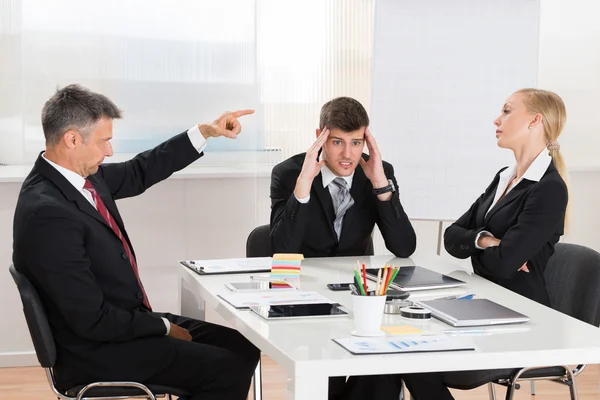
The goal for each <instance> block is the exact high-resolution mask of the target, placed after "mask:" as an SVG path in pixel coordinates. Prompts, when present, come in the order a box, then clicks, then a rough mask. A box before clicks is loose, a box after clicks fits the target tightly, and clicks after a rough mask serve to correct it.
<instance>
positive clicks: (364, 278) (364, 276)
mask: <svg viewBox="0 0 600 400" xmlns="http://www.w3.org/2000/svg"><path fill="white" fill-rule="evenodd" d="M362 274H363V281H364V284H365V293H368V292H367V290H368V288H367V268H366V267H365V263H363V265H362Z"/></svg>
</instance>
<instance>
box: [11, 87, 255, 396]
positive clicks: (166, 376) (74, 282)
mask: <svg viewBox="0 0 600 400" xmlns="http://www.w3.org/2000/svg"><path fill="white" fill-rule="evenodd" d="M252 112H253V111H252V110H244V111H237V112H233V113H226V114H223V115H222V116H220V117H219V118H218V119H217V120H216V121H214V122H213V123H210V124H201V125H197V126H194V127H193V128H191V129H190V130H188V131H187V132H183V133H181V134H179V135H177V136H175V137H173V138H172V139H170V140H168V141H166V142H164V143H162V144H160V145H158V146H157V147H156V148H154V149H152V150H149V151H146V152H144V153H141V154H139V155H137V156H136V157H135V158H133V159H132V160H130V161H127V162H123V163H115V164H104V165H103V164H102V162H103V161H104V158H105V157H107V156H111V155H112V147H111V144H110V140H111V138H112V135H113V134H112V121H113V119H116V118H120V116H121V112H120V110H119V109H118V108H117V107H116V106H115V104H114V103H113V102H112V101H110V100H109V99H108V98H107V97H105V96H103V95H101V94H98V93H94V92H91V91H89V90H87V89H85V88H83V87H81V86H78V85H70V86H67V87H65V88H63V89H60V90H58V91H57V92H56V94H54V96H52V97H51V98H50V99H49V100H48V101H47V102H46V104H45V105H44V108H43V111H42V126H43V130H44V135H45V137H46V150H45V152H42V153H41V154H40V156H39V157H38V159H37V161H36V162H35V165H34V167H33V170H32V171H31V173H30V174H29V176H28V177H27V178H26V180H25V182H24V183H23V187H22V188H21V192H20V195H19V199H18V203H17V208H16V211H15V217H14V244H13V262H14V265H15V268H16V269H18V270H19V271H20V272H21V273H23V274H25V275H26V276H27V277H28V278H29V279H30V280H31V281H32V282H33V284H34V285H35V286H36V288H37V289H38V291H39V292H40V296H41V299H42V301H43V303H44V306H45V308H46V312H47V315H48V320H49V322H50V325H51V328H52V333H53V335H54V338H55V340H56V346H57V363H56V368H55V371H54V372H55V374H56V378H57V384H58V386H59V387H61V388H67V387H73V386H76V385H80V384H86V383H89V382H92V381H102V380H118V381H138V382H142V383H154V384H163V385H168V386H173V387H178V388H181V389H186V390H187V391H189V392H191V393H193V399H215V400H216V399H220V400H223V399H232V400H233V399H237V400H241V399H245V398H246V395H247V393H248V389H249V386H250V381H251V378H252V374H253V371H254V368H255V366H256V364H257V362H258V358H259V356H260V353H259V351H258V349H256V348H255V347H254V346H253V345H252V344H251V343H250V342H248V341H247V340H246V339H245V338H244V337H243V336H242V335H240V334H239V333H238V332H237V331H234V330H232V329H229V328H225V327H222V326H218V325H213V324H210V323H207V322H202V321H196V320H192V319H189V318H184V317H181V316H177V315H172V314H163V313H158V312H153V311H152V308H151V306H150V300H149V299H148V297H147V296H146V292H145V290H144V286H143V284H142V282H141V280H140V277H139V273H138V265H137V260H136V256H135V252H134V251H133V246H132V244H131V242H130V240H129V237H128V235H127V231H126V230H125V226H124V224H123V220H122V218H121V216H120V214H119V210H118V209H117V205H116V203H115V200H118V199H122V198H126V197H132V196H136V195H138V194H141V193H143V192H144V191H145V190H146V189H148V188H149V187H150V186H152V185H154V184H155V183H158V182H160V181H162V180H163V179H166V178H167V177H169V176H170V175H171V174H172V173H173V172H175V171H178V170H180V169H182V168H184V167H186V166H187V165H188V164H190V163H191V162H193V161H195V160H197V159H198V158H200V157H201V156H202V154H203V153H202V151H203V149H204V147H205V145H206V140H207V139H208V138H209V137H218V136H226V137H230V138H235V137H236V136H237V135H238V134H239V132H240V131H241V126H240V124H239V122H238V119H237V118H239V117H241V116H242V115H246V114H250V113H252ZM157 211H158V210H157ZM151 221H152V217H151V216H149V222H150V223H151Z"/></svg>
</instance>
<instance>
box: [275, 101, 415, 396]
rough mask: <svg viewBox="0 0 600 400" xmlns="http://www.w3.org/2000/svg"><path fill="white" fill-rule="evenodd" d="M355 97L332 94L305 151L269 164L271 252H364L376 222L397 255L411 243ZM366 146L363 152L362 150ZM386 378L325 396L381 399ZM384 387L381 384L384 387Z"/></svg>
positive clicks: (393, 186) (355, 381)
mask: <svg viewBox="0 0 600 400" xmlns="http://www.w3.org/2000/svg"><path fill="white" fill-rule="evenodd" d="M368 126H369V116H368V115H367V112H366V110H365V109H364V107H363V106H362V104H360V103H359V102H358V101H356V100H354V99H352V98H349V97H338V98H335V99H333V100H331V101H329V102H327V103H326V104H325V105H324V106H323V107H322V109H321V117H320V122H319V129H317V140H316V142H315V143H314V144H313V145H312V147H311V148H310V149H308V151H307V152H306V153H303V154H298V155H295V156H293V157H291V158H289V159H287V160H285V161H283V162H282V163H280V164H278V165H277V166H275V168H273V172H272V174H271V243H272V249H273V252H275V253H302V254H304V256H305V257H333V256H363V255H366V254H367V247H368V245H369V243H370V241H371V233H372V232H373V227H374V226H375V224H377V226H378V227H379V229H380V231H381V233H382V235H383V239H384V240H385V245H386V247H387V248H388V250H389V251H391V252H392V253H393V254H394V255H395V256H397V257H409V256H410V255H411V254H412V253H413V252H414V251H415V247H416V236H415V231H414V230H413V227H412V225H411V223H410V221H409V219H408V216H407V215H406V213H405V212H404V209H403V208H402V205H401V204H400V197H399V195H398V190H397V187H398V183H397V181H396V177H395V176H394V169H393V167H392V165H391V164H389V163H387V162H385V161H382V159H381V153H380V152H379V148H378V147H377V143H376V141H375V138H374V137H373V135H371V133H370V132H369V128H368ZM365 144H366V145H367V147H368V148H369V154H370V155H366V154H363V149H364V147H365ZM381 379H383V380H390V385H391V386H392V387H393V389H392V390H393V391H395V390H397V388H396V382H395V381H393V380H391V378H389V377H378V378H376V377H351V378H350V379H349V380H348V382H347V383H345V379H344V378H339V379H338V378H334V379H332V380H330V387H329V393H330V394H329V397H330V399H341V398H351V399H366V398H380V397H381V396H385V395H386V394H385V393H380V392H377V390H378V388H379V387H384V385H374V383H376V382H379V381H380V380H381ZM386 388H387V387H384V389H386Z"/></svg>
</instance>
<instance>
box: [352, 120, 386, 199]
mask: <svg viewBox="0 0 600 400" xmlns="http://www.w3.org/2000/svg"><path fill="white" fill-rule="evenodd" d="M365 140H366V142H367V147H368V149H369V161H365V160H364V159H363V158H362V157H361V158H360V165H361V167H362V169H363V171H364V172H365V175H366V176H367V178H369V180H370V181H371V184H372V185H373V188H374V189H380V188H382V187H386V186H388V185H389V182H388V178H387V177H386V176H385V171H384V170H383V160H382V159H381V152H380V151H379V147H377V142H376V141H375V138H374V137H373V135H372V134H371V131H369V128H367V129H365ZM385 195H387V196H386V197H388V196H389V197H391V193H385ZM381 196H383V195H381Z"/></svg>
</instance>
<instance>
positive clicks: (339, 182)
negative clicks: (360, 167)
mask: <svg viewBox="0 0 600 400" xmlns="http://www.w3.org/2000/svg"><path fill="white" fill-rule="evenodd" d="M332 183H333V184H335V185H336V186H337V187H338V189H339V190H338V193H337V195H336V196H334V197H333V207H334V209H335V221H333V229H334V230H335V233H336V234H337V237H338V240H339V239H340V234H341V233H342V221H343V219H344V214H346V211H348V209H349V208H350V207H352V205H353V204H354V199H353V198H352V196H350V190H349V189H348V184H347V182H346V180H345V179H344V178H340V177H337V178H335V179H334V180H333V181H332Z"/></svg>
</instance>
